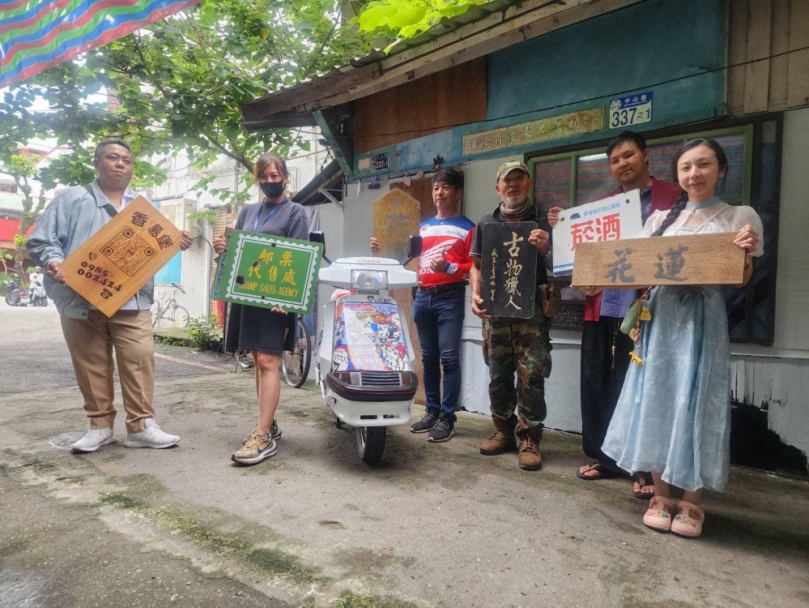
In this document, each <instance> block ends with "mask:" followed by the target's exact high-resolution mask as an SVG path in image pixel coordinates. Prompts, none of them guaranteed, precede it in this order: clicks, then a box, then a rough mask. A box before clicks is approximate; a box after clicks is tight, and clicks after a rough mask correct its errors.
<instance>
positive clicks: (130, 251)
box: [62, 196, 183, 317]
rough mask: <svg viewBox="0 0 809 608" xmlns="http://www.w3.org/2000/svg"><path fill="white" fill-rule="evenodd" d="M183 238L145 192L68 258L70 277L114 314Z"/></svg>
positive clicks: (93, 301)
mask: <svg viewBox="0 0 809 608" xmlns="http://www.w3.org/2000/svg"><path fill="white" fill-rule="evenodd" d="M182 238H183V235H182V233H181V232H180V231H179V230H177V228H175V227H174V226H173V225H172V224H171V222H169V221H168V220H167V219H166V217H165V216H164V215H163V214H162V213H160V210H159V209H157V208H155V207H154V206H153V205H152V204H151V203H149V201H147V200H146V199H145V198H143V197H142V196H139V197H138V198H136V199H135V200H134V201H132V202H131V203H129V204H128V205H127V206H126V208H125V209H124V210H123V211H121V212H120V213H119V214H118V215H116V216H115V217H114V218H112V219H111V220H110V221H109V222H108V223H107V224H106V225H105V226H104V227H103V228H102V229H101V230H99V231H98V232H96V233H95V234H94V235H93V236H91V237H90V238H89V239H88V240H87V242H86V243H84V245H82V246H81V247H79V248H78V249H77V250H76V251H74V252H73V253H71V254H70V255H69V256H68V257H67V259H66V260H65V261H64V262H62V270H63V271H64V273H65V282H66V283H67V284H68V286H69V287H70V288H71V289H73V291H75V292H76V293H78V294H79V295H80V296H82V297H83V298H84V299H86V300H87V301H88V302H90V304H92V305H93V306H95V307H96V308H98V310H100V311H101V312H103V313H104V314H105V315H107V316H108V317H111V316H112V315H114V314H115V313H116V312H118V309H119V308H121V306H123V305H124V304H126V302H127V301H128V300H129V299H130V298H131V297H132V296H133V295H135V294H136V293H137V292H138V290H139V289H140V288H141V287H143V286H144V285H145V284H146V283H147V282H148V281H149V279H150V278H152V277H153V276H154V275H155V273H156V272H157V271H158V270H160V269H161V268H162V267H163V266H164V265H165V264H166V263H167V262H168V261H169V260H170V259H171V258H172V257H174V255H175V254H176V253H177V252H178V251H179V250H180V241H181V240H182Z"/></svg>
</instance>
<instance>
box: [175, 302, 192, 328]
mask: <svg viewBox="0 0 809 608" xmlns="http://www.w3.org/2000/svg"><path fill="white" fill-rule="evenodd" d="M190 318H191V316H190V315H189V314H188V311H187V310H186V309H185V308H184V307H182V306H178V307H177V308H175V309H174V321H175V324H176V325H177V327H188V320H189V319H190Z"/></svg>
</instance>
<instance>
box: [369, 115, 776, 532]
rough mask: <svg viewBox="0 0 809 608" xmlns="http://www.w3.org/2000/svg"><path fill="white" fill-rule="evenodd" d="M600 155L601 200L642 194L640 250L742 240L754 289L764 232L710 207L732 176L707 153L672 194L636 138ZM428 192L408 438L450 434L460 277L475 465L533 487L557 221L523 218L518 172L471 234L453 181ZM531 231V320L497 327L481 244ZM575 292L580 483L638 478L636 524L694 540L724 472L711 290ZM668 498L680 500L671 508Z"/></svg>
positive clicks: (448, 172) (721, 312) (680, 164)
mask: <svg viewBox="0 0 809 608" xmlns="http://www.w3.org/2000/svg"><path fill="white" fill-rule="evenodd" d="M606 154H607V157H608V160H609V167H610V171H611V173H612V175H613V177H614V178H615V179H616V181H617V182H618V186H617V187H616V189H615V190H614V191H612V192H610V193H609V194H608V195H607V196H613V195H616V194H619V193H621V192H629V191H632V190H638V191H639V193H640V202H641V215H642V220H643V223H644V229H643V234H642V236H644V237H656V236H671V235H683V234H708V233H717V232H731V233H736V239H735V243H736V244H737V245H738V246H739V247H741V248H742V249H744V250H745V251H746V258H745V260H746V261H745V268H744V280H743V283H742V285H740V287H741V286H743V285H744V284H746V283H747V282H748V281H749V279H750V277H751V275H752V270H753V258H754V257H758V256H760V255H762V254H763V242H762V237H761V235H762V231H763V228H762V224H761V220H760V218H759V217H758V215H757V214H756V212H755V211H754V210H753V209H751V208H750V207H746V206H731V205H728V204H726V203H724V202H723V201H722V200H721V198H720V197H719V196H718V195H717V190H718V189H719V188H720V187H721V184H722V182H723V181H724V180H725V178H726V177H727V172H728V170H729V166H728V161H727V157H726V155H725V152H724V150H723V149H722V147H721V146H720V145H719V144H718V143H717V142H716V141H714V140H711V139H695V140H692V141H689V142H688V143H686V144H685V145H684V146H683V147H682V148H681V149H680V150H679V151H678V152H677V154H676V155H675V156H674V158H673V161H672V175H673V176H674V177H675V179H676V181H677V183H676V184H674V183H667V182H665V181H662V180H659V179H656V178H655V177H653V176H651V175H650V174H649V150H648V148H647V145H646V140H645V139H644V137H643V136H642V135H640V134H638V133H634V132H630V131H626V132H624V133H622V134H620V135H619V136H618V137H616V138H615V139H613V140H612V141H611V142H610V143H609V145H608V146H607V150H606ZM432 183H433V202H434V203H435V206H436V210H437V213H436V216H435V217H434V218H431V219H430V220H427V221H426V222H423V223H422V225H421V235H422V237H423V239H424V251H423V253H422V257H421V262H420V266H419V288H418V291H417V294H416V299H415V302H414V306H413V320H414V322H415V324H416V329H417V331H418V336H419V341H420V343H421V347H422V363H423V366H424V385H425V394H426V412H425V414H424V416H423V417H422V419H421V420H419V421H418V422H416V423H415V424H414V425H413V426H412V427H411V431H412V432H414V433H424V432H426V433H429V435H428V440H429V441H433V442H441V441H447V440H449V439H450V438H451V437H452V436H453V434H454V425H455V414H454V412H455V409H456V408H457V407H458V396H459V386H460V363H459V350H460V335H461V327H462V324H463V316H464V315H463V310H464V309H463V307H462V306H461V298H462V297H463V295H462V294H463V285H464V283H465V277H464V276H463V271H464V269H469V281H470V284H471V289H472V303H471V308H472V312H473V313H474V314H475V315H477V316H478V317H480V318H481V319H482V320H483V351H484V352H483V355H484V359H485V361H486V364H487V365H488V367H489V405H490V410H491V415H492V421H493V423H494V434H493V435H492V436H491V438H489V439H488V440H487V441H484V442H483V443H482V444H481V446H480V452H481V454H483V455H486V456H491V455H497V454H502V453H504V452H509V451H517V455H518V464H519V467H520V468H521V469H524V470H528V471H535V470H537V469H539V468H540V465H541V463H542V454H541V452H540V449H539V444H540V441H541V439H542V432H543V427H544V420H545V417H546V413H547V407H546V403H545V391H544V381H545V379H546V378H548V376H549V375H550V372H551V354H550V353H551V341H550V336H549V328H550V324H551V320H552V318H551V317H549V316H546V312H547V311H548V308H547V307H543V305H542V304H543V301H542V300H543V290H542V285H543V284H545V283H547V281H548V279H547V272H546V268H547V269H550V268H551V267H552V264H551V256H552V251H551V243H552V235H553V228H554V227H555V226H556V224H557V223H558V220H559V213H560V211H562V209H561V208H560V207H553V208H551V209H549V210H548V213H547V215H545V216H543V214H541V212H540V210H539V209H538V208H537V207H536V206H534V205H533V204H532V203H531V199H530V193H531V188H532V186H533V183H532V180H531V177H530V173H529V171H528V168H527V167H526V165H525V164H523V163H521V162H518V161H512V162H508V163H505V164H503V165H502V166H501V167H500V168H499V169H498V170H497V176H496V180H495V190H496V192H497V194H498V196H499V198H500V202H499V204H498V205H497V207H496V208H495V210H494V211H493V212H492V213H491V214H490V215H487V216H485V217H484V218H483V219H482V220H481V221H480V222H478V224H477V227H476V228H475V227H474V224H473V223H472V222H471V221H470V220H469V219H467V218H466V217H464V216H462V215H460V214H459V212H458V210H459V208H460V201H461V200H462V197H463V193H462V189H463V175H462V174H461V173H460V172H459V171H457V170H455V169H442V170H440V171H439V172H437V173H436V174H435V175H434V176H433V178H432ZM529 221H530V222H536V223H537V225H538V226H539V227H538V228H537V229H535V230H533V231H532V232H531V235H530V238H529V243H530V244H531V245H533V246H534V247H536V249H537V273H536V290H537V291H536V304H537V306H536V308H535V311H536V312H535V314H534V316H533V317H532V318H530V319H515V318H506V317H491V316H490V315H489V314H487V311H486V310H485V309H484V308H483V299H482V298H481V296H480V289H481V275H480V259H481V253H482V251H481V245H482V231H481V228H482V226H484V225H485V224H487V223H491V222H529ZM371 249H372V251H374V252H376V251H378V250H379V241H378V239H377V238H372V239H371ZM521 287H522V288H523V289H524V288H525V287H526V286H525V285H523V286H521ZM532 287H533V286H532ZM582 291H583V292H584V294H585V317H584V328H583V333H582V349H581V388H580V393H581V416H582V447H583V449H584V452H585V454H586V455H587V456H589V457H590V458H592V459H593V462H592V463H591V464H588V465H585V466H582V467H580V468H579V469H578V470H577V472H576V474H577V476H578V477H579V478H580V479H582V480H586V481H595V480H599V479H607V478H612V477H617V476H628V475H632V477H633V481H634V486H633V494H634V495H635V496H636V497H638V498H642V499H649V500H650V504H649V509H648V510H647V512H646V513H645V515H644V518H643V522H644V523H645V524H646V525H647V526H649V527H650V528H653V529H655V530H659V531H664V532H665V531H672V532H674V533H675V534H678V535H680V536H684V537H697V536H699V535H700V534H701V533H702V522H703V521H704V519H705V515H704V512H703V511H702V508H701V492H702V489H703V488H705V487H707V488H711V489H715V490H722V489H723V487H724V485H725V483H726V481H727V476H728V467H729V440H730V349H729V338H728V330H727V317H726V312H725V305H724V301H723V299H722V296H721V293H720V290H719V288H718V287H715V286H713V287H711V286H707V287H706V286H693V287H691V286H674V287H669V286H665V287H656V288H642V289H638V288H636V287H633V288H632V289H601V288H596V287H584V288H582ZM639 298H640V299H641V300H644V301H645V305H644V310H645V311H646V313H645V314H648V315H649V316H648V318H646V319H644V323H642V324H639V329H636V330H635V331H633V332H630V334H629V335H627V334H625V333H623V332H622V331H621V325H622V322H623V320H624V318H625V316H626V315H627V313H628V312H629V310H630V306H632V305H634V304H635V303H636V302H638V299H639ZM549 314H552V313H549ZM633 361H636V362H637V363H633ZM644 362H645V363H644ZM440 368H443V371H444V380H443V396H442V393H441V386H440V384H441V374H440ZM515 376H516V380H515ZM672 485H674V486H676V487H679V488H681V489H682V490H683V492H684V494H683V499H682V500H681V501H680V502H679V504H678V505H676V506H675V504H674V503H673V502H672V499H671V486H672Z"/></svg>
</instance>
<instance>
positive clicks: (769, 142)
mask: <svg viewBox="0 0 809 608" xmlns="http://www.w3.org/2000/svg"><path fill="white" fill-rule="evenodd" d="M616 134H617V133H616ZM695 137H711V138H713V139H715V140H716V141H717V142H719V144H720V145H721V146H722V148H723V149H724V150H725V153H726V154H727V157H728V165H729V171H728V176H727V179H726V180H725V183H724V184H723V185H721V186H720V189H719V190H718V193H719V194H720V195H721V196H722V198H723V200H724V201H725V202H727V203H729V204H731V205H752V207H753V208H754V209H755V210H756V211H758V213H759V215H760V216H761V219H762V222H763V223H764V242H765V255H764V256H762V258H760V259H759V260H757V261H756V270H755V272H754V275H753V278H752V279H751V280H750V283H749V284H748V285H747V286H746V287H745V288H744V289H741V290H740V289H736V288H733V287H723V289H722V291H723V294H724V296H725V303H726V305H727V309H728V325H729V331H730V336H731V340H732V341H734V342H754V343H758V344H765V345H769V344H772V340H773V327H774V310H775V253H776V251H777V246H776V242H777V226H778V201H777V193H778V183H777V180H778V176H779V173H780V157H779V150H780V144H779V142H780V118H772V117H769V118H768V117H764V118H760V119H758V120H757V121H756V122H754V123H749V124H744V125H739V126H734V127H729V128H725V129H715V130H706V131H691V132H688V133H683V134H680V135H673V136H667V137H661V138H650V139H649V140H648V145H649V172H650V173H651V174H652V175H653V176H655V177H657V178H659V179H663V180H666V181H672V176H671V170H670V164H671V160H672V158H673V157H674V154H675V153H676V151H677V150H678V149H679V148H680V146H681V145H682V144H683V143H685V142H686V141H688V140H690V139H694V138H695ZM605 147H606V146H602V147H600V148H588V149H582V150H574V151H570V152H565V153H563V154H551V155H544V156H539V155H536V156H533V157H530V155H529V159H528V160H527V161H526V162H527V163H528V165H529V169H530V170H531V174H532V177H533V180H534V203H535V204H536V205H537V206H538V207H539V208H540V210H541V211H545V212H547V210H548V209H549V208H551V207H553V206H559V207H563V208H566V209H567V208H570V207H571V206H577V205H583V204H585V203H589V202H592V201H595V200H597V199H599V198H602V197H604V196H607V195H608V194H609V193H610V192H612V191H613V190H615V189H616V187H617V182H616V181H615V179H614V178H613V177H612V175H611V174H610V170H609V164H608V161H607V156H606V154H605V153H604V148H605ZM754 159H755V166H754ZM554 280H556V281H558V282H560V283H562V287H563V290H562V294H563V298H564V302H563V306H562V307H561V309H560V311H559V313H558V315H557V316H556V317H554V326H555V327H562V328H581V326H582V323H583V322H584V298H583V297H582V294H581V292H579V291H578V290H577V289H573V288H570V287H569V285H570V279H569V277H561V278H558V279H554Z"/></svg>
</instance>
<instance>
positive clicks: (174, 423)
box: [0, 307, 809, 608]
mask: <svg viewBox="0 0 809 608" xmlns="http://www.w3.org/2000/svg"><path fill="white" fill-rule="evenodd" d="M160 350H161V351H162V350H164V349H163V347H161V348H160ZM0 352H2V353H3V357H1V358H0V366H2V367H0V379H2V390H1V391H0V392H2V394H0V608H34V607H36V608H40V607H41V608H79V607H81V608H84V607H94V606H99V607H102V608H107V607H111V608H118V607H122V608H130V607H138V608H153V607H154V608H164V607H166V606H171V607H173V606H180V607H182V608H196V607H204V608H230V607H231V606H232V607H234V608H242V607H244V608H254V607H256V606H262V607H268V608H286V607H306V608H501V607H502V608H506V607H515V608H517V607H521V608H533V607H540V606H542V607H544V606H554V607H557V606H561V607H568V606H570V607H575V606H581V607H587V608H589V607H593V606H598V607H602V606H605V607H610V606H616V607H623V606H633V607H644V608H646V607H648V608H651V607H653V606H654V607H657V606H675V607H677V608H687V607H703V606H710V607H718V606H728V607H734V608H735V607H737V606H767V607H769V606H778V607H779V608H782V607H784V608H791V607H800V606H804V607H805V606H808V605H809V511H808V510H807V509H806V505H807V504H809V484H807V483H806V482H805V481H800V480H795V479H783V478H778V477H775V476H772V475H767V474H763V473H759V472H754V471H749V470H744V469H738V468H733V469H732V471H731V478H730V483H729V485H728V488H727V490H726V492H724V493H723V494H718V493H715V492H706V494H705V509H706V513H707V520H706V523H705V533H704V535H703V537H702V538H701V539H699V540H686V539H681V538H677V537H675V536H672V535H668V534H659V533H656V532H653V531H651V530H649V529H648V528H646V527H644V526H643V524H642V522H641V518H642V515H643V512H644V511H645V509H646V503H644V501H640V500H637V499H635V498H634V497H632V494H631V484H630V483H629V482H628V481H627V480H625V479H611V480H604V481H597V482H584V481H581V480H579V479H577V478H576V476H575V470H576V468H577V466H579V465H581V464H584V463H586V462H587V459H586V458H585V457H584V456H583V455H582V453H581V447H580V442H579V438H578V437H575V436H570V435H566V434H562V433H554V432H547V433H546V434H545V437H544V439H543V441H542V449H543V456H544V460H543V467H542V470H541V471H538V472H534V473H529V472H525V471H521V470H520V469H518V467H517V457H516V454H514V453H510V454H502V455H500V456H494V457H484V456H481V455H480V453H479V452H478V446H479V445H480V442H481V441H482V440H484V439H486V438H488V437H489V435H490V434H491V432H492V424H491V421H490V420H488V419H487V418H486V417H483V416H478V415H472V414H467V413H463V412H461V413H460V415H459V418H458V423H457V425H456V430H457V431H458V434H457V435H456V436H455V437H453V439H452V440H451V441H449V442H447V443H442V444H430V443H428V442H427V441H426V439H425V436H424V435H414V434H412V433H409V432H408V431H407V428H406V427H394V428H390V429H388V436H387V447H386V449H385V456H384V458H383V460H382V463H381V464H380V465H379V466H378V467H375V468H371V467H367V466H366V465H364V464H363V463H362V462H361V461H360V460H359V458H358V457H357V453H356V444H355V435H354V430H353V429H351V428H344V429H337V428H335V426H334V418H333V415H332V414H331V412H330V411H329V410H328V409H327V408H326V407H324V405H323V403H322V400H321V397H320V394H319V392H316V391H313V390H307V388H306V387H305V388H304V390H295V389H290V388H288V387H282V393H281V400H280V405H279V410H278V419H279V423H280V426H281V429H282V430H283V437H282V438H281V439H280V440H279V450H278V453H277V454H276V455H275V456H274V457H273V458H271V459H270V460H268V461H265V462H263V463H261V464H259V465H256V466H254V467H237V466H235V465H234V464H233V463H232V462H231V459H230V456H231V454H232V453H233V451H234V450H235V449H237V448H238V447H239V445H240V444H241V442H242V440H243V438H244V437H245V436H246V435H247V434H248V433H249V432H250V431H251V430H252V428H253V426H254V425H255V419H256V405H255V386H254V378H253V375H252V373H238V374H234V373H223V372H222V370H223V369H224V370H225V371H231V370H232V359H220V358H219V357H217V356H215V355H210V354H195V353H193V352H192V351H191V350H190V349H183V348H172V349H165V352H164V353H159V354H166V356H169V357H172V359H171V360H167V359H164V358H162V357H161V358H158V361H157V373H158V378H157V382H156V386H155V408H156V410H157V420H158V422H159V423H160V424H161V425H162V426H163V427H164V428H165V429H166V430H167V431H169V432H171V433H176V434H178V435H180V436H181V438H182V439H181V441H180V444H179V446H178V447H176V448H174V449H171V450H137V449H128V448H125V447H124V446H122V445H121V443H120V440H121V439H123V437H124V434H125V430H124V428H123V426H124V424H123V422H124V421H123V416H119V417H118V419H117V420H116V429H115V432H116V437H117V439H118V440H119V443H113V444H111V445H109V446H106V447H104V448H102V449H101V450H99V451H98V452H96V453H93V454H86V455H80V456H77V455H73V454H71V453H70V452H69V451H68V450H67V448H68V447H69V445H70V443H71V442H72V441H75V440H76V439H77V438H78V437H80V436H81V435H82V433H83V432H84V429H86V426H87V422H86V418H85V417H84V415H83V412H82V399H81V395H80V393H79V391H78V389H77V388H76V386H75V383H74V382H73V380H72V374H71V371H70V362H69V358H68V355H67V351H66V349H65V347H64V344H63V340H62V336H61V332H60V327H59V319H58V315H56V314H55V313H54V311H53V309H52V308H49V309H44V310H43V309H16V310H10V309H8V308H5V307H3V308H0ZM200 364H201V365H202V366H203V367H200ZM481 398H482V399H485V398H486V396H485V395H482V396H481ZM117 401H119V402H120V398H119V399H117ZM552 406H553V404H550V407H552ZM422 411H423V410H421V409H420V408H414V412H413V415H414V417H418V416H420V415H421V413H422Z"/></svg>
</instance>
